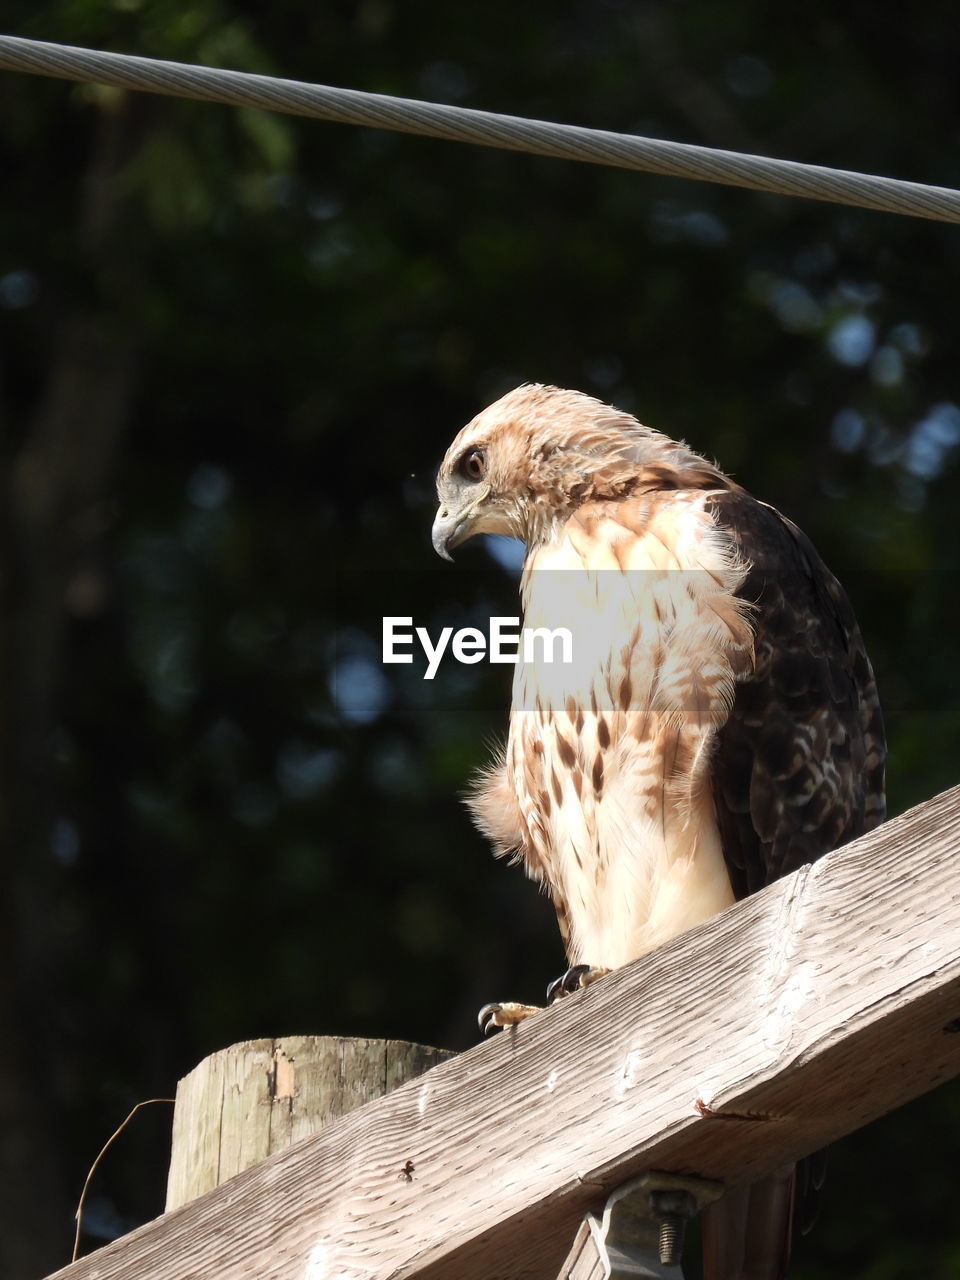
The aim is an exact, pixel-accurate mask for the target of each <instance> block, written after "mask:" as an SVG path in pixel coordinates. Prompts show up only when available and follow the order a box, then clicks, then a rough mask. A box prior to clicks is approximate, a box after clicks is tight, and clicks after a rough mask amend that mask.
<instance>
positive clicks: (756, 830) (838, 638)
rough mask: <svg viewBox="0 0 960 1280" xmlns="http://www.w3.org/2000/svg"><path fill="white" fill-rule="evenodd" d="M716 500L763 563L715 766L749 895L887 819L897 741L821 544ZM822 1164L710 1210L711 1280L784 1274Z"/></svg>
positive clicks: (817, 1157)
mask: <svg viewBox="0 0 960 1280" xmlns="http://www.w3.org/2000/svg"><path fill="white" fill-rule="evenodd" d="M710 504H711V506H712V509H713V511H714V514H715V516H716V519H717V522H718V524H719V525H720V527H721V528H723V529H725V530H726V531H727V532H728V533H729V534H730V535H731V536H732V537H733V539H734V541H735V542H736V543H737V545H738V546H739V548H740V551H741V554H742V555H743V557H744V559H745V560H746V561H747V563H748V564H749V565H750V566H751V567H750V570H749V572H748V573H747V575H746V577H745V579H744V581H743V583H742V585H741V587H740V590H739V592H738V594H739V595H740V596H742V597H743V598H744V599H745V600H748V601H750V603H751V605H752V607H753V609H754V622H755V634H756V664H755V667H754V673H753V676H752V677H751V678H750V679H749V680H745V681H744V682H743V683H741V684H738V686H737V693H736V697H735V699H734V705H733V710H732V711H731V713H730V717H729V719H728V721H727V723H726V724H725V725H724V727H723V729H722V730H721V731H720V733H719V734H718V739H719V741H718V743H717V748H716V755H715V757H714V761H713V796H714V804H715V807H716V812H717V823H718V825H719V828H720V837H721V841H722V844H723V854H724V858H725V859H726V863H727V872H728V874H729V876H730V882H731V884H732V886H733V891H734V893H735V894H736V896H737V897H738V898H742V897H745V896H746V895H747V894H749V893H753V892H754V891H755V890H757V889H761V888H762V887H763V886H764V885H765V884H769V883H770V881H771V880H775V879H776V878H777V877H778V876H782V875H784V874H786V873H787V872H788V871H794V870H796V868H797V867H799V866H801V865H803V863H805V862H812V861H813V860H814V859H815V858H819V857H820V856H821V854H824V853H827V852H829V850H831V849H836V848H837V847H838V846H839V845H842V844H844V843H845V842H846V841H847V840H852V839H854V838H855V837H856V836H858V835H861V834H862V833H863V832H864V831H869V830H870V828H871V827H875V826H877V824H878V823H880V822H882V821H883V818H884V813H885V801H884V791H883V770H884V760H885V757H886V746H885V742H884V734H883V721H882V719H881V716H880V704H879V701H878V699H877V687H876V684H875V682H874V679H873V671H872V669H871V667H870V661H869V659H868V658H867V653H866V650H865V648H864V645H863V637H862V636H861V634H860V628H859V627H858V626H857V620H856V618H855V617H854V614H853V609H852V608H851V607H850V602H849V600H848V599H847V597H846V594H845V593H844V590H843V588H842V587H841V586H840V584H839V582H837V580H836V578H835V577H834V576H833V574H832V573H830V571H829V570H828V569H827V567H826V566H825V565H824V563H823V561H822V560H821V559H820V557H819V556H818V555H817V553H816V551H815V550H814V548H813V546H812V544H811V543H810V541H809V539H808V538H806V537H805V536H804V535H803V534H802V533H801V532H800V530H799V529H798V528H797V527H796V525H795V524H792V523H791V522H790V521H789V520H786V519H784V517H783V516H781V515H780V514H779V512H777V511H774V509H773V508H772V507H768V506H765V505H764V504H763V503H761V502H757V501H756V500H755V499H754V498H752V497H750V495H749V494H747V493H745V492H743V490H737V489H734V490H732V491H730V492H725V493H717V494H716V495H715V496H713V495H712V496H711V498H710ZM824 1168H825V1153H824V1152H816V1153H814V1154H813V1155H810V1156H807V1157H806V1158H805V1159H803V1160H801V1161H800V1162H799V1164H798V1165H797V1166H796V1169H795V1170H791V1169H789V1168H788V1169H784V1170H780V1172H779V1173H778V1174H775V1175H773V1176H772V1177H769V1178H764V1179H761V1180H760V1181H759V1182H757V1183H753V1184H752V1185H750V1186H747V1187H742V1188H739V1189H737V1190H736V1191H735V1192H734V1193H733V1194H732V1195H731V1194H728V1195H727V1196H724V1198H723V1199H722V1200H719V1201H717V1203H716V1204H713V1205H709V1206H707V1208H706V1209H705V1210H704V1212H703V1274H704V1277H705V1280H739V1278H740V1277H744V1276H751V1277H754V1278H755V1280H757V1278H758V1277H761V1276H762V1277H765V1278H768V1280H782V1278H783V1277H785V1276H786V1272H787V1263H788V1259H789V1255H790V1236H791V1225H792V1224H791V1220H792V1223H793V1224H794V1225H796V1227H798V1228H799V1229H800V1230H801V1231H807V1230H809V1228H810V1226H811V1225H812V1222H813V1219H814V1218H815V1217H816V1213H817V1209H818V1207H819V1201H820V1189H821V1187H822V1185H823V1176H824ZM791 1201H792V1202H793V1205H792V1207H791Z"/></svg>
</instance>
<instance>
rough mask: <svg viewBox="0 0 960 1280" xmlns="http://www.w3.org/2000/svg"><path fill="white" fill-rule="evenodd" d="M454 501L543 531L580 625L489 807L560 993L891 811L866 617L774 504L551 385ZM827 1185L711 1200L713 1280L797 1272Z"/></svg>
mask: <svg viewBox="0 0 960 1280" xmlns="http://www.w3.org/2000/svg"><path fill="white" fill-rule="evenodd" d="M437 490H438V495H439V500H440V507H439V511H438V513H437V517H436V521H435V523H434V528H433V542H434V546H435V547H436V549H437V551H438V552H439V553H440V554H441V555H443V556H447V557H449V552H450V551H451V549H452V548H454V547H456V546H458V545H459V544H460V543H461V542H464V541H465V540H466V539H467V538H469V537H472V536H473V534H476V533H499V534H510V535H512V536H514V537H516V538H520V539H522V540H523V541H524V543H525V544H526V555H525V559H524V566H523V576H522V583H521V594H522V598H523V604H524V615H525V625H527V626H537V627H546V628H548V629H549V628H555V627H558V626H566V627H567V628H568V629H569V630H570V631H571V633H572V638H573V645H574V648H575V652H574V655H573V661H572V662H571V663H570V664H568V665H563V664H561V663H559V662H554V663H552V664H546V663H536V662H534V663H529V662H528V663H518V665H517V669H516V675H515V679H514V689H513V707H512V710H511V716H510V732H509V737H508V741H507V744H506V748H505V750H504V752H503V754H502V756H501V757H500V758H499V759H498V760H497V761H496V762H495V764H494V765H493V766H492V767H491V768H490V769H489V770H487V771H486V772H485V773H484V775H483V776H482V778H481V780H480V782H479V783H478V784H477V786H476V789H475V791H474V794H473V796H472V799H471V808H472V810H473V813H474V816H475V818H476V821H477V823H478V825H479V826H480V828H481V829H482V830H483V831H484V832H485V833H486V834H487V835H488V836H489V837H490V839H491V840H492V842H493V845H494V848H495V850H496V852H497V853H514V854H516V856H517V857H518V859H520V860H521V861H522V862H523V864H524V865H525V867H526V869H527V872H528V873H529V875H531V876H532V877H533V878H534V879H536V880H538V881H540V882H541V883H542V884H543V886H544V887H545V889H546V891H547V893H548V894H549V895H550V897H551V899H552V901H553V904H554V906H555V907H556V911H557V917H558V920H559V923H560V931H561V934H562V935H563V941H564V945H565V947H566V951H567V956H568V959H569V963H570V965H571V969H570V970H569V972H568V973H567V974H566V975H564V978H562V979H560V980H558V982H557V983H554V984H553V986H552V994H553V995H554V996H555V995H557V994H563V993H564V992H566V991H569V990H572V989H573V988H574V987H575V986H577V985H583V984H584V983H585V982H587V981H590V980H592V979H593V978H594V977H597V976H599V975H600V974H602V973H604V972H605V971H607V970H609V969H611V968H614V967H615V966H618V965H622V964H625V963H626V962H627V961H630V960H634V959H636V958H637V957H638V956H641V955H643V954H644V953H645V952H647V951H649V950H650V949H651V948H653V947H656V946H658V945H659V944H660V943H662V942H665V941H667V939H669V938H673V937H676V936H677V935H678V934H680V933H682V932H683V931H684V930H685V929H688V928H690V927H691V926H693V925H695V924H697V923H698V922H700V921H702V920H705V919H706V918H707V917H709V916H711V915H713V914H714V913H715V912H718V911H722V910H723V908H724V907H726V906H728V905H730V904H731V903H732V902H733V901H734V900H735V899H738V898H742V897H744V896H745V895H746V894H749V893H752V892H753V891H754V890H757V889H759V888H761V887H762V886H763V885H765V884H768V883H769V882H770V881H771V880H774V879H776V878H777V877H778V876H781V875H784V874H785V873H787V872H789V871H793V870H795V869H796V868H797V867H799V866H800V865H802V864H803V863H806V862H810V861H812V860H813V859H814V858H817V857H819V856H820V855H821V854H823V853H826V852H827V851H828V850H831V849H835V848H836V847H837V846H838V845H842V844H843V843H844V842H845V841H847V840H851V839H853V838H854V837H855V836H858V835H860V834H861V833H862V832H864V831H867V830H869V829H870V828H871V827H874V826H876V825H877V824H878V823H879V822H881V821H882V820H883V816H884V791H883V770H884V755H885V748H884V735H883V727H882V722H881V717H880V707H879V704H878V701H877V691H876V686H875V684H874V679H873V673H872V671H871V668H870V662H869V660H868V658H867V654H866V652H865V650H864V645H863V639H862V637H861V635H860V631H859V629H858V627H857V623H856V619H855V618H854V615H853V611H852V609H851V607H850V604H849V602H848V600H847V597H846V595H845V594H844V592H843V590H842V588H841V587H840V584H839V583H838V582H837V580H836V579H835V578H834V577H833V576H832V574H831V573H830V572H829V571H828V570H827V569H826V567H825V566H824V564H823V562H822V561H821V560H820V558H819V556H818V555H817V553H816V551H815V550H814V549H813V547H812V545H811V544H810V542H809V541H808V540H807V538H806V537H805V536H804V535H803V534H802V533H801V532H800V530H799V529H798V528H797V527H796V525H794V524H791V522H790V521H789V520H787V519H785V518H784V517H783V516H781V515H780V514H779V513H778V512H777V511H775V510H774V509H773V508H772V507H769V506H766V505H765V504H764V503H762V502H758V501H757V500H756V499H755V498H753V497H751V496H750V494H748V493H747V492H746V491H745V490H744V489H742V488H740V486H739V485H737V484H735V483H734V482H733V481H732V480H730V479H729V478H728V477H727V476H725V475H724V474H723V472H721V471H720V470H718V469H717V467H715V466H713V465H712V464H711V463H709V462H708V461H706V460H705V459H704V458H702V457H700V456H699V455H698V454H696V453H694V452H693V451H692V450H690V449H688V448H687V447H686V445H684V444H683V443H680V442H678V441H674V440H671V439H669V438H668V437H667V436H665V435H663V434H661V433H660V432H658V431H655V430H652V429H651V428H649V427H645V426H642V425H641V424H640V423H639V422H637V421H636V419H634V418H633V417H631V416H630V415H629V414H626V413H623V412H620V411H619V410H617V409H614V408H611V407H609V406H607V405H604V404H601V403H600V402H599V401H597V400H594V399H593V398H591V397H590V396H587V395H583V394H581V393H579V392H576V391H563V390H560V389H558V388H556V387H545V386H523V387H519V388H517V389H516V390H515V391H512V392H510V393H509V394H508V395H506V396H504V397H503V398H502V399H501V400H498V401H497V402H496V403H495V404H493V405H491V406H490V407H489V408H487V409H485V410H484V411H483V412H482V413H481V414H479V415H478V416H477V417H476V418H474V420H473V421H472V422H471V423H469V424H468V425H467V426H466V427H464V429H463V430H462V431H461V432H460V434H459V435H458V436H457V437H456V439H455V440H454V442H453V444H452V445H451V446H450V448H449V450H448V452H447V455H446V457H445V458H444V460H443V464H442V466H441V468H440V473H439V476H438V480H437ZM577 649H579V652H577V651H576V650H577ZM530 1012H532V1010H531V1009H530V1007H529V1006H523V1005H510V1004H503V1005H492V1006H488V1007H487V1008H486V1010H484V1011H483V1014H482V1017H483V1019H484V1020H485V1021H486V1023H487V1028H486V1029H489V1027H490V1026H504V1025H508V1024H509V1023H511V1022H515V1021H518V1020H519V1019H520V1018H522V1017H524V1016H526V1015H527V1014H529V1013H530ZM811 1180H812V1181H816V1175H815V1171H814V1172H811V1167H810V1166H806V1167H803V1166H801V1168H800V1172H799V1174H798V1173H797V1172H796V1171H795V1170H794V1169H792V1168H790V1169H788V1170H783V1171H781V1173H780V1174H778V1175H774V1176H773V1177H772V1178H767V1179H764V1180H763V1181H762V1182H759V1183H755V1184H754V1185H753V1186H751V1187H747V1188H744V1189H742V1190H740V1191H737V1192H734V1193H732V1194H729V1195H727V1196H726V1197H724V1199H723V1200H722V1201H720V1202H718V1204H717V1205H715V1206H713V1207H712V1208H711V1209H709V1210H708V1211H707V1212H706V1213H705V1214H704V1265H705V1277H706V1280H738V1278H739V1280H776V1278H779V1277H782V1276H784V1275H785V1273H786V1266H787V1259H788V1256H789V1247H790V1235H791V1230H792V1223H793V1203H794V1199H795V1186H796V1198H797V1201H798V1205H799V1207H798V1215H799V1217H800V1220H801V1225H802V1224H803V1220H804V1218H805V1217H806V1216H807V1211H808V1207H809V1206H808V1204H807V1203H806V1193H805V1190H801V1188H807V1189H808V1184H809V1183H810V1182H811Z"/></svg>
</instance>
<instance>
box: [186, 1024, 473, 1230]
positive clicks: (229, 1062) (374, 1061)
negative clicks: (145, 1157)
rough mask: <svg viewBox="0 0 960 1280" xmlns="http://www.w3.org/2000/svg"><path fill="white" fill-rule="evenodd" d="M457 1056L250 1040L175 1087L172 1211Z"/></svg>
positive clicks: (390, 1047) (372, 1045) (389, 1045)
mask: <svg viewBox="0 0 960 1280" xmlns="http://www.w3.org/2000/svg"><path fill="white" fill-rule="evenodd" d="M449 1057H452V1054H450V1053H449V1052H448V1051H446V1050H445V1049H430V1048H427V1047H426V1046H425V1045H421V1044H411V1043H409V1042H408V1041H406V1040H365V1039H360V1038H359V1037H344V1036H283V1037H280V1038H279V1039H275V1040H245V1041H243V1043H241V1044H233V1045H231V1046H230V1047H229V1048H228V1049H221V1050H220V1052H219V1053H212V1054H211V1055H210V1056H209V1057H208V1058H204V1060H203V1061H202V1062H201V1063H199V1065H198V1066H196V1067H194V1069H193V1070H192V1071H191V1072H190V1073H189V1075H186V1076H184V1078H183V1079H182V1080H181V1081H180V1083H179V1084H178V1085H177V1105H176V1108H175V1110H174V1114H173V1146H172V1151H171V1155H170V1174H169V1178H168V1181H167V1206H166V1207H167V1211H168V1212H169V1211H170V1210H171V1209H178V1208H179V1207H180V1205H182V1204H186V1203H187V1202H188V1201H189V1200H194V1199H196V1197H197V1196H199V1195H203V1193H204V1192H205V1191H210V1190H211V1189H212V1188H213V1187H217V1186H219V1185H220V1183H221V1182H226V1181H227V1179H228V1178H232V1177H235V1176H236V1175H237V1174H238V1173H242V1172H243V1171H244V1169H249V1168H250V1167H251V1166H252V1165H254V1164H257V1163H258V1162H259V1161H260V1160H264V1159H266V1157H267V1156H270V1155H273V1154H274V1152H276V1151H282V1150H283V1149H284V1147H289V1146H290V1145H291V1144H292V1143H294V1142H299V1141H300V1139H301V1138H306V1137H309V1135H310V1134H312V1133H317V1132H319V1130H320V1129H322V1128H324V1126H326V1125H328V1124H331V1123H333V1121H334V1120H338V1119H339V1118H340V1117H341V1116H344V1115H346V1114H347V1113H348V1112H350V1111H352V1110H353V1109H354V1108H355V1107H359V1106H360V1105H361V1104H362V1103H364V1102H369V1101H370V1100H371V1099H372V1098H381V1097H383V1095H384V1094H386V1093H389V1092H390V1090H391V1089H396V1088H397V1087H398V1085H400V1084H403V1083H405V1082H406V1081H407V1080H412V1079H414V1077H415V1076H419V1075H422V1074H423V1072H424V1071H426V1070H428V1069H429V1068H430V1067H433V1066H436V1064H437V1063H438V1062H443V1061H445V1060H446V1059H447V1058H449Z"/></svg>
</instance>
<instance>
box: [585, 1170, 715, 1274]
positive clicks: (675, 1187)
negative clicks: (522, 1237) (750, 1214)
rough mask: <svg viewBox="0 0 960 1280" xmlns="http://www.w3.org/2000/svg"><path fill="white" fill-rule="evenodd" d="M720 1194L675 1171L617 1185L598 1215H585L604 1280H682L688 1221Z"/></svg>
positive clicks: (701, 1181)
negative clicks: (601, 1212) (587, 1216)
mask: <svg viewBox="0 0 960 1280" xmlns="http://www.w3.org/2000/svg"><path fill="white" fill-rule="evenodd" d="M722 1194H723V1183H722V1182H713V1181H711V1180H709V1179H707V1178H685V1177H683V1176H682V1175H680V1174H674V1173H654V1172H651V1173H644V1174H642V1175H641V1176H640V1177H639V1178H634V1179H633V1180H632V1181H630V1182H625V1183H624V1184H623V1186H621V1187H617V1189H616V1191H614V1192H613V1193H612V1194H611V1195H610V1196H609V1197H608V1199H607V1203H606V1205H605V1207H604V1210H603V1217H602V1218H597V1216H596V1215H595V1214H590V1215H589V1221H590V1232H591V1234H592V1236H593V1238H594V1243H595V1244H596V1247H597V1252H598V1254H599V1255H600V1261H601V1262H602V1264H603V1269H604V1270H603V1274H604V1280H682V1278H683V1271H682V1270H681V1268H680V1255H681V1253H682V1250H683V1237H684V1232H685V1230H686V1225H687V1222H688V1221H689V1220H690V1219H691V1218H693V1217H695V1216H696V1214H698V1213H699V1212H700V1210H701V1209H702V1208H703V1207H704V1205H707V1204H710V1203H711V1202H712V1201H713V1200H718V1199H719V1198H720V1196H721V1195H722Z"/></svg>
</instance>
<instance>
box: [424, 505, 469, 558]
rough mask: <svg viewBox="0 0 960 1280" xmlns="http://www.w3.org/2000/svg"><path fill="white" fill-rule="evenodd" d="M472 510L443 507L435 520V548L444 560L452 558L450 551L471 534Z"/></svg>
mask: <svg viewBox="0 0 960 1280" xmlns="http://www.w3.org/2000/svg"><path fill="white" fill-rule="evenodd" d="M469 525H470V512H469V511H453V512H451V511H449V510H448V508H447V507H441V508H440V509H439V511H438V512H437V516H436V519H435V520H434V522H433V549H434V551H436V553H437V555H438V556H443V558H444V560H452V559H453V556H452V555H451V554H450V552H451V551H452V550H453V548H454V547H458V546H459V545H460V543H461V542H465V541H466V539H467V538H468V537H469V536H470V534H469Z"/></svg>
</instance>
